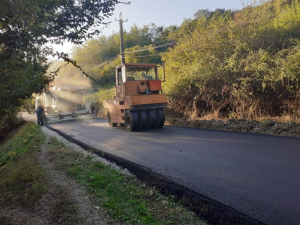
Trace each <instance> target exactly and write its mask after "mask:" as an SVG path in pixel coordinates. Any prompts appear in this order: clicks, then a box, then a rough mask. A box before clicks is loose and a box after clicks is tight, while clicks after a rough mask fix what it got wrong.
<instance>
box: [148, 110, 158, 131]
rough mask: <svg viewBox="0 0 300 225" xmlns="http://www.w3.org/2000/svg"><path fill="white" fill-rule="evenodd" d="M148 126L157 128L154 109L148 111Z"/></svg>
mask: <svg viewBox="0 0 300 225" xmlns="http://www.w3.org/2000/svg"><path fill="white" fill-rule="evenodd" d="M147 114H148V128H157V126H158V122H157V121H158V118H157V114H156V111H155V110H150V111H148V113H147Z"/></svg>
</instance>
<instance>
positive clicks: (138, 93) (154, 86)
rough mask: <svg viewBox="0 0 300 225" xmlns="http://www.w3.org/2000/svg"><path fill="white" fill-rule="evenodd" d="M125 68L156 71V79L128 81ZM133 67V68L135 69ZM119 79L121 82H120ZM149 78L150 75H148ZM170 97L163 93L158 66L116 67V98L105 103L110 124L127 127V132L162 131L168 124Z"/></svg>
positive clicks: (127, 65)
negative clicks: (167, 112) (166, 111)
mask: <svg viewBox="0 0 300 225" xmlns="http://www.w3.org/2000/svg"><path fill="white" fill-rule="evenodd" d="M126 67H130V68H131V70H134V68H136V67H137V68H141V67H143V68H144V67H145V68H154V70H155V74H154V75H153V76H154V79H151V80H134V79H132V78H131V79H128V78H127V76H126V75H127V74H126V70H125V69H126ZM132 68H133V69H132ZM120 76H122V82H121V83H120ZM149 77H150V76H149ZM166 104H167V97H166V95H165V94H162V93H161V81H160V80H158V79H157V65H156V64H122V65H120V66H118V67H117V68H116V96H115V97H114V98H113V99H110V100H105V101H103V106H104V108H105V109H107V117H108V123H109V124H110V125H111V126H112V127H115V126H117V125H121V126H125V128H126V130H128V131H139V130H147V129H151V128H161V127H162V126H163V125H164V123H165V115H164V108H165V107H166Z"/></svg>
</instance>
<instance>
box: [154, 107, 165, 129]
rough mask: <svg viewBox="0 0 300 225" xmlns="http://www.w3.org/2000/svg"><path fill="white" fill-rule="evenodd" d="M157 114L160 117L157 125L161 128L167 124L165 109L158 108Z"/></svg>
mask: <svg viewBox="0 0 300 225" xmlns="http://www.w3.org/2000/svg"><path fill="white" fill-rule="evenodd" d="M156 114H157V117H158V119H157V122H158V124H157V127H158V128H161V127H163V125H164V124H165V120H166V119H165V113H164V110H163V109H158V110H156Z"/></svg>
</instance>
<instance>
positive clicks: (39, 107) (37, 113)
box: [35, 105, 41, 125]
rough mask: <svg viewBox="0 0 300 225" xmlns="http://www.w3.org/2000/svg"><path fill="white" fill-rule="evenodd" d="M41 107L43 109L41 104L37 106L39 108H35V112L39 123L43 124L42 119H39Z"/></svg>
mask: <svg viewBox="0 0 300 225" xmlns="http://www.w3.org/2000/svg"><path fill="white" fill-rule="evenodd" d="M40 109H41V106H40V105H39V106H38V107H37V109H36V110H35V114H36V118H37V123H38V125H41V123H40V119H39V114H40Z"/></svg>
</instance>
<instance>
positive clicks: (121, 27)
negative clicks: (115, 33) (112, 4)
mask: <svg viewBox="0 0 300 225" xmlns="http://www.w3.org/2000/svg"><path fill="white" fill-rule="evenodd" d="M117 21H119V24H120V55H121V61H122V64H125V54H124V36H123V22H127V20H126V21H124V20H123V16H122V13H120V15H119V20H117Z"/></svg>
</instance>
